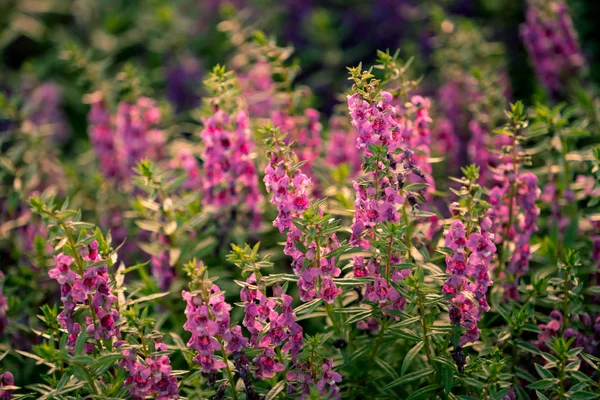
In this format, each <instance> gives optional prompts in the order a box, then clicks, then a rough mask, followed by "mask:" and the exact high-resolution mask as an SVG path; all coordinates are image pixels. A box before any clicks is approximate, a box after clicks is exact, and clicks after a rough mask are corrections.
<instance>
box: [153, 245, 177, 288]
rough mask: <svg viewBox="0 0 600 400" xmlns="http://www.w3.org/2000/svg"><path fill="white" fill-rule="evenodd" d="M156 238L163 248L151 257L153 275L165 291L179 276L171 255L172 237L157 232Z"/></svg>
mask: <svg viewBox="0 0 600 400" xmlns="http://www.w3.org/2000/svg"><path fill="white" fill-rule="evenodd" d="M154 238H155V239H156V240H157V241H158V243H160V245H161V247H162V248H163V250H162V251H161V253H160V254H159V255H153V256H152V257H151V258H150V266H151V268H152V276H153V277H154V279H155V280H156V281H158V287H159V288H160V290H162V291H163V292H166V291H168V290H169V289H170V288H171V284H172V283H173V281H174V280H175V278H176V277H177V271H176V269H175V267H174V266H173V265H171V262H170V261H171V260H170V256H169V248H170V238H169V237H168V236H165V235H163V234H155V235H154Z"/></svg>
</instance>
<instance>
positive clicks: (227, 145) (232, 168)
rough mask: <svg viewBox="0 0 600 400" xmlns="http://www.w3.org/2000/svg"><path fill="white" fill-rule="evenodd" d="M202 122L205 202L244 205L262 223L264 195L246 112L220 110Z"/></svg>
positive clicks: (256, 222) (228, 206) (230, 206)
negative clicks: (261, 211)
mask: <svg viewBox="0 0 600 400" xmlns="http://www.w3.org/2000/svg"><path fill="white" fill-rule="evenodd" d="M203 122H204V129H203V130H202V132H201V133H200V137H201V138H202V141H203V143H204V146H205V147H204V151H203V152H202V159H203V161H204V169H203V171H202V172H203V175H202V179H201V182H202V194H203V199H202V200H203V203H204V204H205V205H211V206H215V207H217V208H218V209H224V208H225V209H230V210H233V209H235V207H236V206H238V205H239V204H245V205H246V206H247V210H248V211H247V212H248V213H249V215H250V220H251V225H252V226H253V227H256V226H258V225H260V204H261V202H262V194H261V193H260V190H259V188H258V175H257V173H256V167H255V165H254V160H253V159H252V155H251V153H252V151H253V150H254V142H253V141H252V139H251V130H250V122H249V120H248V116H247V114H246V113H245V112H243V111H241V112H238V113H237V114H236V115H235V116H233V117H232V116H230V115H228V114H227V113H226V112H224V111H223V110H219V111H217V112H216V113H215V114H214V115H213V116H211V117H210V118H207V119H204V120H203Z"/></svg>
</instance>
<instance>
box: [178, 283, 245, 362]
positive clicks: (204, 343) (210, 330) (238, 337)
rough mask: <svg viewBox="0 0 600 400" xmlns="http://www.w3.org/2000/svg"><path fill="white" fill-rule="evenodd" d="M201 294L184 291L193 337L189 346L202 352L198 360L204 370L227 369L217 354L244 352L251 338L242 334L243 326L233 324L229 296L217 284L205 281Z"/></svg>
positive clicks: (189, 325) (188, 324) (186, 328)
mask: <svg viewBox="0 0 600 400" xmlns="http://www.w3.org/2000/svg"><path fill="white" fill-rule="evenodd" d="M202 284H203V285H204V289H203V290H201V291H200V293H192V292H187V291H185V290H184V291H183V292H182V293H181V294H182V297H183V299H184V300H185V301H186V303H187V305H186V308H185V315H186V317H187V321H186V323H185V324H184V325H183V329H185V330H186V331H188V332H190V333H191V334H192V336H191V337H190V340H189V341H188V343H187V345H188V347H189V348H191V349H194V350H196V351H197V352H198V354H197V355H196V356H195V357H194V361H195V362H196V363H198V364H199V365H200V367H201V368H202V371H203V372H205V373H210V372H213V371H218V370H221V369H223V368H225V366H226V364H225V362H224V361H223V360H220V359H217V358H215V353H216V352H218V351H219V350H222V349H223V348H224V349H226V351H227V353H228V354H230V353H232V352H236V351H241V350H242V349H244V348H245V347H246V346H247V345H248V339H246V338H245V337H244V336H243V335H242V331H241V327H239V326H233V327H230V316H229V311H230V310H231V306H230V305H229V304H228V303H227V302H225V295H224V294H223V293H222V292H221V290H220V289H219V287H218V286H217V285H214V284H211V283H205V282H203V283H202Z"/></svg>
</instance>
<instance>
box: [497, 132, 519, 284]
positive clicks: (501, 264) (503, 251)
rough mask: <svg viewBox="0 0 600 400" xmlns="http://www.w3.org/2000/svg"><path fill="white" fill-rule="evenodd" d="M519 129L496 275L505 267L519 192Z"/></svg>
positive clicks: (514, 147) (515, 136) (515, 135)
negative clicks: (506, 216) (506, 218)
mask: <svg viewBox="0 0 600 400" xmlns="http://www.w3.org/2000/svg"><path fill="white" fill-rule="evenodd" d="M517 134H518V131H517V130H515V132H514V137H513V148H512V163H513V169H514V171H513V172H514V181H513V182H512V183H511V184H510V192H509V197H508V200H509V204H508V223H507V224H506V230H505V231H504V237H503V238H502V239H503V241H502V249H501V251H500V256H499V257H498V268H497V269H496V270H497V274H496V276H499V275H500V273H501V272H502V271H503V269H504V263H505V262H506V260H505V254H506V245H507V243H508V235H509V234H510V228H511V227H512V224H513V218H514V217H513V211H514V210H513V208H514V200H515V195H516V192H517V177H518V174H519V165H518V156H519V154H518V140H517Z"/></svg>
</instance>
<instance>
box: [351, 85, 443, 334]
mask: <svg viewBox="0 0 600 400" xmlns="http://www.w3.org/2000/svg"><path fill="white" fill-rule="evenodd" d="M412 102H413V103H412V105H411V106H410V108H411V110H408V109H407V108H400V106H395V105H394V104H393V96H392V95H391V94H390V93H388V92H381V100H380V101H378V102H377V103H373V104H370V103H369V102H367V101H365V100H364V99H363V98H362V97H361V96H360V95H358V94H354V95H352V96H349V97H348V108H349V110H350V116H351V117H352V125H353V126H354V127H355V128H356V129H358V134H359V135H358V140H357V148H358V149H365V148H367V147H368V146H369V145H371V144H376V145H380V146H383V147H384V148H385V149H386V152H387V159H388V160H389V168H386V165H385V164H384V163H383V160H373V158H374V156H373V155H372V154H371V153H370V151H368V150H366V159H367V160H366V161H369V159H370V161H376V162H377V163H378V164H377V171H375V172H371V173H370V179H371V180H370V181H369V182H367V183H359V182H354V189H355V190H356V200H355V202H354V207H355V214H354V222H353V224H352V227H351V229H352V233H351V236H350V244H351V245H353V246H360V247H362V248H363V249H365V250H367V249H369V248H370V247H371V240H372V239H373V238H374V229H375V228H376V226H377V225H378V224H380V223H382V222H398V221H399V212H398V209H399V208H400V207H404V203H405V201H407V202H408V204H409V205H410V206H412V207H415V206H416V205H417V201H416V198H415V196H414V195H412V194H408V195H406V196H405V195H401V194H400V193H401V190H402V187H403V185H404V182H405V180H406V179H407V178H408V179H410V178H411V177H413V176H414V177H415V178H417V181H421V182H423V181H426V182H427V181H428V178H427V177H426V176H425V173H424V171H426V172H430V171H431V166H430V164H429V156H430V143H431V138H430V131H429V123H430V122H431V119H430V117H429V113H428V109H429V101H428V100H427V99H425V98H423V97H421V96H413V98H412ZM402 107H404V106H402ZM413 107H414V108H413ZM412 110H414V111H415V115H414V120H411V119H409V115H408V114H409V111H412ZM398 149H401V150H403V151H402V152H401V154H400V155H399V157H398V156H396V155H395V152H396V150H398ZM415 150H416V152H415ZM398 165H400V166H401V167H402V168H401V169H400V170H399V171H398ZM430 182H431V183H433V181H431V180H430ZM430 222H432V226H433V225H434V222H435V221H434V220H432V221H430ZM386 256H387V257H388V258H389V262H388V263H386V262H385V261H380V260H377V259H376V258H370V259H368V260H365V259H364V258H363V257H355V258H354V266H353V268H354V270H353V271H354V276H355V277H371V278H373V283H369V284H367V285H366V288H365V299H366V300H368V301H371V302H374V303H378V304H379V306H380V307H381V308H382V309H383V310H390V311H392V310H396V311H398V310H402V309H403V308H404V305H405V303H406V300H405V299H404V298H403V297H402V295H401V294H400V293H398V291H397V290H396V289H395V288H394V287H393V286H392V285H391V281H393V282H396V283H397V282H399V281H400V280H402V279H404V278H405V277H406V276H407V275H408V274H409V273H410V271H409V270H395V269H393V268H392V267H391V266H392V265H394V264H398V263H400V262H401V259H400V254H395V253H394V252H391V254H387V255H386ZM384 270H385V271H384ZM358 327H359V328H360V329H367V330H370V331H374V330H376V329H377V323H376V321H373V320H366V321H361V322H360V323H359V324H358Z"/></svg>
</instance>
